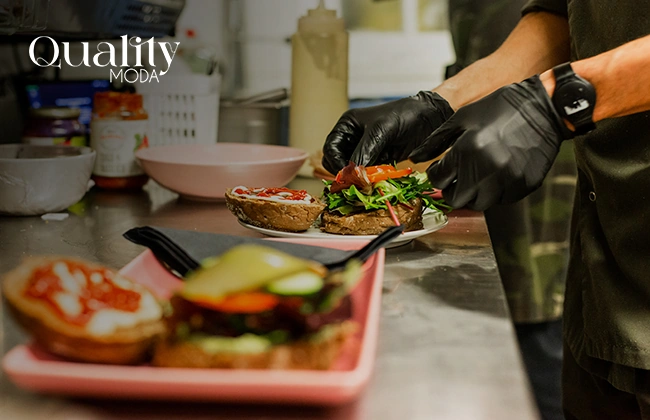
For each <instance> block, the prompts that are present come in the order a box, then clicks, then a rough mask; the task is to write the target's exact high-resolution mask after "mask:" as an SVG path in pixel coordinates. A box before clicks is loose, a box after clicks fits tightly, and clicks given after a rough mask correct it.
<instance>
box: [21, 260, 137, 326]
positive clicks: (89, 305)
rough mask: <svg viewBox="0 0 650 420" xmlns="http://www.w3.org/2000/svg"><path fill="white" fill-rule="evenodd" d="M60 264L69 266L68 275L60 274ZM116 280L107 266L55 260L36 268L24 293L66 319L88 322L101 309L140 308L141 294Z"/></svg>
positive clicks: (126, 309) (124, 309)
mask: <svg viewBox="0 0 650 420" xmlns="http://www.w3.org/2000/svg"><path fill="white" fill-rule="evenodd" d="M58 264H64V265H65V266H66V267H67V272H68V273H69V276H68V275H66V274H64V276H63V277H64V278H62V276H60V275H59V274H60V272H59V273H57V270H60V269H61V268H62V267H61V266H60V265H58ZM57 265H58V266H57ZM57 267H58V268H57ZM113 279H114V276H113V273H112V272H111V271H110V270H107V269H105V268H89V267H88V266H86V265H83V264H80V263H78V262H74V261H56V262H53V263H51V264H47V265H43V266H41V267H38V268H37V269H35V270H34V272H33V273H32V277H31V278H30V279H29V282H28V283H27V288H26V289H25V292H24V293H25V295H26V296H29V297H31V298H34V299H41V300H43V301H44V302H47V304H48V305H49V306H51V307H52V308H53V309H54V310H55V312H56V313H57V314H59V316H61V318H63V319H64V320H65V321H67V322H69V323H72V324H75V325H85V324H86V323H88V321H89V320H90V319H91V318H92V316H93V315H94V314H95V313H96V312H98V311H100V310H104V309H115V310H119V311H124V312H136V311H138V309H139V307H140V297H141V295H140V293H139V292H137V291H135V290H128V289H126V288H123V287H120V286H118V285H117V284H115V282H114V280H113ZM62 296H63V297H64V298H63V299H62ZM62 306H63V307H62Z"/></svg>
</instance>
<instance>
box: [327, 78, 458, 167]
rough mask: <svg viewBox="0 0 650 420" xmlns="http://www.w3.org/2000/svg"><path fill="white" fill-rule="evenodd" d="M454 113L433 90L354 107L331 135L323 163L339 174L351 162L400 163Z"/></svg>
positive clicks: (343, 117) (344, 115)
mask: <svg viewBox="0 0 650 420" xmlns="http://www.w3.org/2000/svg"><path fill="white" fill-rule="evenodd" d="M453 113H454V111H453V109H452V108H451V106H450V105H449V103H448V102H447V100H445V99H444V98H443V97H442V96H440V95H438V94H437V93H433V92H430V91H422V92H420V93H418V94H417V95H414V96H410V97H407V98H402V99H399V100H396V101H392V102H387V103H385V104H382V105H377V106H372V107H368V108H357V109H351V110H349V111H347V112H345V113H344V114H343V115H342V116H341V118H340V119H339V121H338V122H337V123H336V125H335V126H334V129H333V130H332V132H331V133H330V134H329V135H328V136H327V140H326V141H325V145H324V146H323V161H322V163H323V166H324V167H325V169H327V170H328V171H329V172H331V173H332V174H336V173H338V172H339V171H340V170H341V169H343V168H344V167H345V166H347V164H348V163H350V162H353V163H355V164H357V165H364V166H370V165H374V164H380V163H391V164H392V163H395V162H400V161H402V160H404V159H406V158H407V157H408V156H409V154H410V153H411V152H412V151H413V150H414V149H415V148H416V147H418V146H419V145H420V144H421V143H422V142H423V141H424V140H425V139H426V138H427V137H428V136H429V135H430V134H431V133H433V132H434V131H435V130H436V129H437V128H438V127H439V126H440V125H441V124H442V123H444V122H445V121H446V120H447V119H448V118H449V117H451V116H452V115H453Z"/></svg>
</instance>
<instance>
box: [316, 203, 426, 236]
mask: <svg viewBox="0 0 650 420" xmlns="http://www.w3.org/2000/svg"><path fill="white" fill-rule="evenodd" d="M410 205H411V207H412V208H413V210H409V209H408V208H406V207H404V206H399V205H397V206H393V210H394V211H395V215H396V216H397V219H398V220H399V222H400V224H402V225H404V231H405V232H410V231H413V230H420V229H423V228H424V225H423V223H422V212H423V205H422V200H421V199H419V198H416V199H413V200H411V201H410ZM392 226H395V222H394V221H393V218H392V217H391V215H390V212H389V211H388V210H384V209H382V210H373V211H364V212H360V213H352V214H348V215H345V216H344V215H341V214H340V213H338V212H336V211H325V212H324V213H323V214H322V216H321V225H320V229H321V230H322V231H323V232H327V233H333V234H336V235H379V234H380V233H382V232H383V231H385V230H386V229H387V228H389V227H392Z"/></svg>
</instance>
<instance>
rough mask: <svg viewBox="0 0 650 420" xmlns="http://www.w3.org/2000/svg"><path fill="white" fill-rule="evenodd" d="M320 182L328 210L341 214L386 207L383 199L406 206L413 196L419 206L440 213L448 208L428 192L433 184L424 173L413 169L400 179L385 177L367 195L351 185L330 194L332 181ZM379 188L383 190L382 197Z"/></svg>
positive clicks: (442, 201) (447, 210) (448, 208)
mask: <svg viewBox="0 0 650 420" xmlns="http://www.w3.org/2000/svg"><path fill="white" fill-rule="evenodd" d="M323 184H324V185H325V189H324V192H323V197H324V199H325V202H326V203H327V208H328V209H329V210H331V211H338V212H339V213H341V214H342V215H347V214H350V213H354V212H358V211H363V210H379V209H387V208H388V206H387V205H386V203H387V202H389V203H391V205H398V204H400V203H402V204H405V205H410V202H411V201H412V200H413V199H416V198H419V199H421V200H422V203H423V205H424V206H425V207H428V208H430V209H432V210H436V211H440V212H449V211H451V210H452V208H451V207H450V206H449V205H447V204H445V202H444V200H442V199H441V200H435V199H433V198H432V197H431V196H430V195H429V193H431V192H432V191H433V186H432V185H431V183H430V182H429V179H428V178H427V175H426V174H425V173H419V172H413V173H412V174H410V175H408V176H405V177H402V178H389V179H386V180H384V181H380V182H378V183H376V184H375V185H373V189H372V192H371V193H370V194H364V193H363V192H362V191H360V190H359V189H358V188H357V187H356V186H355V185H351V186H350V187H349V188H346V189H344V190H341V191H340V192H337V193H331V192H330V187H331V185H332V181H323ZM379 190H381V191H382V192H383V193H384V194H383V196H382V195H381V194H380V193H379Z"/></svg>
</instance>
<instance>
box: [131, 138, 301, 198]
mask: <svg viewBox="0 0 650 420" xmlns="http://www.w3.org/2000/svg"><path fill="white" fill-rule="evenodd" d="M135 156H136V157H137V159H138V161H139V162H140V164H141V165H142V168H143V169H144V171H145V172H146V173H147V174H148V175H149V176H150V177H151V178H152V179H154V180H155V181H156V182H158V183H159V184H160V185H162V186H163V187H165V188H168V189H170V190H172V191H174V192H176V193H178V194H180V195H181V196H183V197H187V198H189V199H194V200H223V199H224V198H225V193H226V190H227V189H228V188H232V187H236V186H238V185H244V186H247V187H282V186H285V185H286V184H288V183H289V182H291V181H292V180H293V179H294V178H295V177H296V175H297V174H298V171H299V170H300V167H301V166H302V164H303V163H304V162H305V160H306V159H307V157H308V153H307V152H304V151H302V150H300V149H295V148H291V147H285V146H271V145H262V144H245V143H216V144H209V145H205V144H186V145H173V146H156V147H150V148H147V149H142V150H139V151H138V152H136V154H135Z"/></svg>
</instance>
